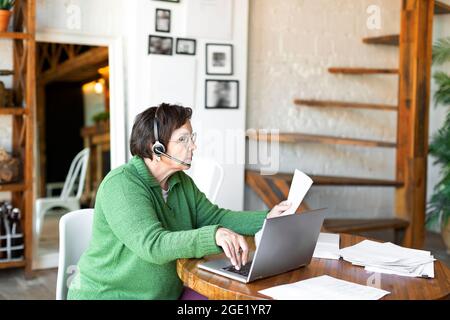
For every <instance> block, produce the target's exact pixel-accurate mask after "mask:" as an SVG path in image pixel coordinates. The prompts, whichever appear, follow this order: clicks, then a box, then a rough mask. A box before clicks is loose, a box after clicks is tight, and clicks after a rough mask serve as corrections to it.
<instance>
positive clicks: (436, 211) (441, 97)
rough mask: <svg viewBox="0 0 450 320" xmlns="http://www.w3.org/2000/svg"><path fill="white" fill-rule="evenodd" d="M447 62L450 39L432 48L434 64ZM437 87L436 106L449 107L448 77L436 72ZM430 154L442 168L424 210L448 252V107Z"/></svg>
mask: <svg viewBox="0 0 450 320" xmlns="http://www.w3.org/2000/svg"><path fill="white" fill-rule="evenodd" d="M446 61H450V37H449V38H446V39H440V40H438V41H437V42H436V44H435V45H434V46H433V63H435V64H443V63H444V62H446ZM433 78H434V80H435V81H436V84H437V86H438V89H437V91H436V92H435V94H434V99H435V103H436V106H437V105H442V106H445V107H447V108H448V107H449V106H450V75H448V74H446V73H445V72H442V71H439V72H436V73H435V74H434V76H433ZM429 152H430V154H431V155H433V156H434V157H435V158H436V161H435V163H438V164H440V165H441V166H442V169H441V173H442V179H441V180H440V181H439V183H438V184H437V185H436V187H435V188H434V191H433V194H432V196H431V199H430V202H429V203H428V210H427V224H428V225H433V224H436V223H438V225H439V227H440V228H441V233H442V238H443V239H444V242H445V244H446V246H447V252H448V253H450V108H448V109H447V116H446V118H445V121H444V125H443V126H442V128H440V129H439V130H438V132H437V133H436V134H435V135H434V136H433V139H432V141H431V143H430V148H429Z"/></svg>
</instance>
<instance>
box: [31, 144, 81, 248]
mask: <svg viewBox="0 0 450 320" xmlns="http://www.w3.org/2000/svg"><path fill="white" fill-rule="evenodd" d="M88 162H89V148H85V149H83V150H82V151H80V152H79V153H78V154H77V155H76V156H75V158H74V159H73V160H72V163H71V164H70V169H69V173H68V174H67V177H66V180H65V182H64V187H63V189H62V192H61V195H60V196H59V197H57V198H40V199H37V200H36V207H35V209H36V211H35V212H36V214H35V217H36V221H35V232H36V236H37V237H36V239H39V235H40V234H41V231H42V224H43V220H44V215H45V214H46V213H47V212H48V210H50V209H52V208H56V207H61V208H64V209H67V211H74V210H78V209H80V198H81V194H82V193H83V188H84V180H85V178H86V170H87V166H88ZM77 179H78V188H77V190H76V194H75V195H73V192H74V191H75V182H76V181H77Z"/></svg>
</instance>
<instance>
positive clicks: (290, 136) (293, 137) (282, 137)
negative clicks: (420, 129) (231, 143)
mask: <svg viewBox="0 0 450 320" xmlns="http://www.w3.org/2000/svg"><path fill="white" fill-rule="evenodd" d="M247 136H248V138H249V139H251V140H262V141H271V140H272V137H271V135H269V134H267V135H266V134H259V133H258V132H256V133H255V132H251V131H248V133H247ZM278 138H279V142H285V143H299V142H313V143H323V144H339V145H353V146H363V147H380V148H395V147H396V146H397V144H396V143H395V142H386V141H375V140H363V139H354V138H340V137H333V136H324V135H312V134H304V133H280V134H279V135H278Z"/></svg>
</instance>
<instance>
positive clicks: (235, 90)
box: [205, 79, 239, 109]
mask: <svg viewBox="0 0 450 320" xmlns="http://www.w3.org/2000/svg"><path fill="white" fill-rule="evenodd" d="M205 108H206V109H238V108H239V81H238V80H224V79H207V80H206V81H205Z"/></svg>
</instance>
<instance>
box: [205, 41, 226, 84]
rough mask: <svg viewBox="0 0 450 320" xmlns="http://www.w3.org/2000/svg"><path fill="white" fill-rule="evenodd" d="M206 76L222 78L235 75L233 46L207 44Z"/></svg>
mask: <svg viewBox="0 0 450 320" xmlns="http://www.w3.org/2000/svg"><path fill="white" fill-rule="evenodd" d="M206 74H207V75H222V76H229V75H232V74H233V45H231V44H216V43H207V44H206Z"/></svg>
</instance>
